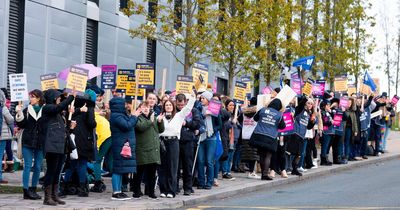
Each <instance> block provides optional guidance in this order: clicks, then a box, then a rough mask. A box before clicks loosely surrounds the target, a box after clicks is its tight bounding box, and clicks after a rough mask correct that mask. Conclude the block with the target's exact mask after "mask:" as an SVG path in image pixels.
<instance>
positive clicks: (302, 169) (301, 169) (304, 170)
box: [297, 167, 307, 173]
mask: <svg viewBox="0 0 400 210" xmlns="http://www.w3.org/2000/svg"><path fill="white" fill-rule="evenodd" d="M297 170H298V171H299V172H300V173H303V172H306V171H307V169H304V168H303V167H300V168H298V169H297Z"/></svg>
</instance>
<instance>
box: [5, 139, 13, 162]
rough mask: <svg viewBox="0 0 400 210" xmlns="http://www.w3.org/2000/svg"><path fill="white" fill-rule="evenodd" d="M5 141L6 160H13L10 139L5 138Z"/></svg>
mask: <svg viewBox="0 0 400 210" xmlns="http://www.w3.org/2000/svg"><path fill="white" fill-rule="evenodd" d="M6 142H7V144H6V149H5V150H6V154H7V161H13V160H14V154H13V151H12V149H11V143H12V140H7V141H6Z"/></svg>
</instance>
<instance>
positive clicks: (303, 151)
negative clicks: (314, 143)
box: [298, 139, 307, 167]
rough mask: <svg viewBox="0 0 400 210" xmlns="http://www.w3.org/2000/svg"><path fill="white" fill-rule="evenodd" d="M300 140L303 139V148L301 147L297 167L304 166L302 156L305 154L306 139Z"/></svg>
mask: <svg viewBox="0 0 400 210" xmlns="http://www.w3.org/2000/svg"><path fill="white" fill-rule="evenodd" d="M301 141H303V148H302V149H301V154H300V155H301V157H300V162H299V165H298V166H299V167H303V166H304V158H305V156H306V149H307V139H302V140H301Z"/></svg>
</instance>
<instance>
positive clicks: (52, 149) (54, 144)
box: [40, 89, 76, 206]
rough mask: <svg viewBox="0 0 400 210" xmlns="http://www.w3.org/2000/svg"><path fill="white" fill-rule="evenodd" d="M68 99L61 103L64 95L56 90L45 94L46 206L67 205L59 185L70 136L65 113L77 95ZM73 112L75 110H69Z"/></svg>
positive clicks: (43, 126) (44, 202) (47, 91)
mask: <svg viewBox="0 0 400 210" xmlns="http://www.w3.org/2000/svg"><path fill="white" fill-rule="evenodd" d="M72 92H73V93H72V95H71V94H70V95H69V96H68V97H67V98H66V99H64V100H63V101H61V99H62V93H61V92H59V91H58V90H56V89H49V90H46V91H45V92H44V98H45V99H46V104H45V105H44V106H43V109H42V114H43V121H42V122H43V123H41V124H42V125H40V126H41V127H42V128H43V132H44V135H45V139H44V152H45V157H46V163H47V170H46V174H45V178H44V193H45V195H44V196H45V197H44V200H43V204H44V205H51V206H55V205H57V204H60V205H65V201H62V200H61V199H60V198H59V197H58V184H59V177H60V173H61V169H62V166H63V164H64V161H65V152H66V142H67V137H68V135H69V133H68V131H69V129H67V123H66V118H65V115H64V114H65V113H64V111H65V110H67V108H68V105H70V104H71V103H72V101H73V100H74V99H75V96H76V93H75V91H72ZM69 111H70V112H73V109H70V110H69Z"/></svg>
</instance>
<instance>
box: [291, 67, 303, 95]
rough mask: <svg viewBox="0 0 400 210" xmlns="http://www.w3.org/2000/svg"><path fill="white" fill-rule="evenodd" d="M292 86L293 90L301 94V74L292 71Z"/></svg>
mask: <svg viewBox="0 0 400 210" xmlns="http://www.w3.org/2000/svg"><path fill="white" fill-rule="evenodd" d="M290 78H291V79H290V87H291V88H292V89H293V91H294V92H295V93H296V94H298V95H300V94H301V79H300V77H299V74H298V73H297V72H296V73H292V74H291V75H290Z"/></svg>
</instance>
